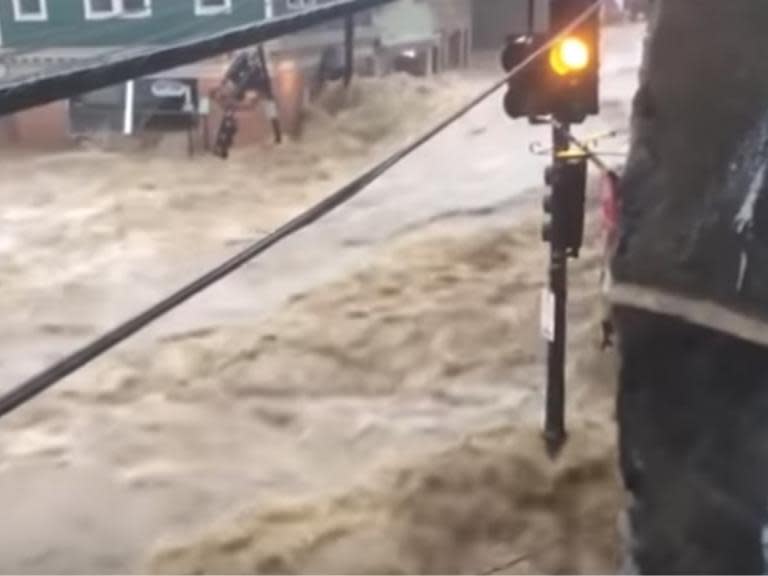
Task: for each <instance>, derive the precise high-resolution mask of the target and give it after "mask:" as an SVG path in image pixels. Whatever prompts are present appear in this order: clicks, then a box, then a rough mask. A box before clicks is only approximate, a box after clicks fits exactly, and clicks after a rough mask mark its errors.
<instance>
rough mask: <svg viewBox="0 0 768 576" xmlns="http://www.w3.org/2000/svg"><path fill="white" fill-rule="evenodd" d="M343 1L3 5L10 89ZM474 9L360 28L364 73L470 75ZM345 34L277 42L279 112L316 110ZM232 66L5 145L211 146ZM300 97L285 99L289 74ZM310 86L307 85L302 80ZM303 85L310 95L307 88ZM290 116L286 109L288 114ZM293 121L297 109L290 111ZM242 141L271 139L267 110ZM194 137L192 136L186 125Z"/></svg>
mask: <svg viewBox="0 0 768 576" xmlns="http://www.w3.org/2000/svg"><path fill="white" fill-rule="evenodd" d="M331 1H333V0H0V83H3V82H13V81H15V80H17V79H18V78H22V77H25V76H29V75H30V74H37V73H45V72H46V71H49V70H52V69H61V68H62V67H67V66H78V65H80V64H82V63H83V62H84V61H93V60H98V59H101V58H119V57H120V56H121V55H129V54H135V53H137V52H139V53H140V52H141V51H142V50H149V49H152V48H153V47H158V46H163V45H166V44H168V43H173V42H177V41H179V40H183V39H188V38H193V37H195V36H199V35H202V34H212V33H216V32H218V31H223V30H225V29H228V28H231V27H234V26H238V25H244V24H249V23H254V22H258V21H261V20H264V19H267V18H275V17H281V16H283V15H286V14H290V13H293V12H296V11H299V10H303V9H307V8H312V7H315V6H318V5H322V4H324V3H327V2H331ZM471 1H472V0H398V1H397V2H394V3H393V4H389V5H386V6H384V7H382V8H380V9H377V10H375V11H373V12H369V13H362V14H358V15H357V16H356V20H355V24H356V25H355V33H354V39H355V51H354V52H355V66H356V69H357V71H358V72H359V73H363V74H373V75H380V74H385V73H388V72H390V71H393V70H407V71H409V72H413V73H417V74H431V73H435V72H439V71H441V70H444V69H448V68H457V67H461V66H465V65H467V63H468V59H469V47H470V44H471V34H472V26H471V9H470V6H471ZM343 43H344V24H343V22H341V21H337V22H332V23H328V24H326V25H324V26H319V27H315V28H313V29H311V30H308V31H305V32H302V33H299V34H295V35H292V36H287V37H283V38H280V39H277V40H274V41H271V42H269V43H268V46H267V52H268V57H269V61H270V66H269V67H270V70H271V73H272V74H273V76H274V77H275V78H276V80H277V81H276V82H275V84H276V88H277V96H278V108H281V106H280V104H281V100H280V97H281V96H285V98H283V100H284V102H291V103H292V104H291V106H292V107H294V108H295V103H296V102H297V101H298V102H303V101H305V100H306V97H307V96H306V94H308V93H310V92H311V88H312V87H313V85H314V83H315V76H316V71H317V69H318V67H319V64H320V60H321V58H322V57H323V55H325V56H327V53H328V51H329V50H335V51H336V52H338V53H341V52H342V50H341V48H342V47H343ZM229 62H230V59H229V57H228V56H222V57H220V58H217V59H213V60H208V61H204V62H199V63H195V64H192V65H188V66H183V67H181V68H178V69H175V70H170V71H167V72H164V73H162V74H158V75H154V76H151V77H149V78H143V79H139V80H137V81H135V82H130V83H128V84H125V85H118V86H114V87H110V88H107V89H104V90H100V91H98V92H94V93H91V94H87V95H83V96H82V97H79V98H75V99H72V100H70V101H62V102H55V103H53V104H50V105H47V106H44V107H41V108H38V109H35V110H31V111H26V112H22V113H19V114H16V115H14V116H13V117H10V118H5V119H2V118H0V141H3V140H5V141H9V142H14V143H23V144H29V145H32V146H38V145H51V146H57V147H58V146H64V145H67V144H68V143H71V142H72V141H74V140H75V139H76V138H77V137H78V136H80V135H82V134H83V133H93V132H99V133H112V134H114V133H118V134H124V135H129V136H130V135H133V134H134V133H137V132H140V131H141V130H143V129H144V128H147V127H148V126H161V127H163V126H165V127H182V128H184V127H185V126H186V124H185V123H184V122H183V121H180V119H181V118H183V117H184V116H185V115H186V116H188V118H187V124H196V125H200V126H202V125H203V124H205V127H204V128H203V127H200V128H199V130H198V131H199V132H200V134H199V135H198V136H200V138H203V139H204V142H203V143H205V141H207V140H208V139H209V137H210V133H211V132H212V131H213V130H214V129H215V128H216V126H217V123H218V120H219V118H220V112H221V110H218V109H217V105H216V102H215V101H214V99H213V98H211V94H212V91H213V90H215V89H216V87H217V86H218V85H219V84H220V82H221V79H222V77H223V75H224V73H225V71H226V69H227V67H228V64H229ZM285 71H287V73H288V75H289V76H293V78H288V81H287V83H286V84H285V85H286V86H289V87H290V90H291V91H292V92H295V91H296V90H301V92H302V97H301V98H298V99H297V98H296V96H295V94H287V95H281V94H280V88H281V85H282V84H281V82H280V75H281V74H282V72H285ZM296 76H299V79H298V81H297V79H296V78H295V77H296ZM297 87H298V88H297ZM282 108H285V106H282ZM281 112H284V113H285V115H286V116H287V118H288V119H289V120H291V119H293V120H295V118H296V117H297V113H296V111H295V110H281ZM243 116H244V118H243V122H242V128H243V129H242V130H241V131H240V132H239V133H238V143H240V144H243V143H249V142H251V141H253V139H260V138H262V137H264V134H265V133H266V134H268V133H269V130H265V127H268V125H269V123H268V122H266V121H265V119H264V118H263V112H262V111H261V110H260V108H258V107H257V108H256V109H254V108H253V107H251V108H249V109H248V110H244V111H243ZM186 127H188V126H186Z"/></svg>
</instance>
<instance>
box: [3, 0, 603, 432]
mask: <svg viewBox="0 0 768 576" xmlns="http://www.w3.org/2000/svg"><path fill="white" fill-rule="evenodd" d="M599 5H600V0H597V1H596V2H595V3H594V4H593V5H592V6H591V7H590V8H589V9H588V10H586V11H585V12H584V13H583V14H582V15H581V16H579V17H578V18H576V19H575V20H574V21H573V22H572V23H571V24H570V25H569V26H567V27H566V28H565V29H563V30H562V31H561V32H560V33H559V34H558V35H557V36H555V37H554V38H552V39H551V40H550V41H549V42H547V43H546V44H545V45H543V46H542V47H540V48H539V49H538V50H537V51H536V52H534V53H532V54H531V55H530V56H529V57H528V58H526V59H525V60H524V61H523V62H521V63H520V64H519V65H518V66H516V67H515V68H514V69H513V70H511V71H510V72H509V73H508V74H506V75H505V76H504V77H503V78H501V79H500V80H498V81H497V82H495V83H494V84H492V85H491V86H490V87H489V88H487V89H485V90H484V91H483V92H481V93H480V94H479V95H478V96H476V97H475V98H473V99H472V100H470V101H469V102H468V103H466V104H465V105H464V106H462V107H461V108H460V109H459V110H457V111H456V112H454V113H453V114H451V115H450V116H448V117H447V118H445V119H444V120H443V121H442V122H440V123H439V124H437V125H436V126H434V127H433V128H432V129H430V130H429V131H427V132H425V133H424V134H422V135H421V136H420V137H419V138H417V139H416V140H414V141H413V142H411V143H410V144H408V145H407V146H405V147H404V148H402V149H400V150H399V151H397V152H395V153H394V154H392V155H391V156H389V157H388V158H387V159H385V160H384V161H383V162H380V163H379V164H377V165H376V166H374V167H373V168H370V169H369V170H367V171H366V172H364V173H363V174H362V175H360V176H358V177H357V178H355V179H354V180H352V181H351V182H350V183H348V184H347V185H346V186H344V187H342V188H341V189H339V190H337V191H336V192H334V193H333V194H331V195H330V196H328V197H326V198H325V199H323V200H322V201H320V202H319V203H317V204H315V205H314V206H312V207H311V208H309V209H307V210H306V211H304V212H302V213H300V214H299V215H298V216H296V217H295V218H293V219H292V220H289V221H288V222H286V223H285V224H283V225H282V226H280V227H279V228H277V229H276V230H275V231H273V232H272V233H270V234H268V235H267V236H265V237H264V238H261V239H260V240H258V241H256V242H254V243H253V244H251V245H250V246H249V247H247V248H246V249H244V250H243V251H241V252H239V253H238V254H236V255H235V256H233V257H232V258H230V259H229V260H227V261H225V262H224V263H222V264H220V265H219V266H217V267H216V268H214V269H213V270H211V271H209V272H207V273H206V274H204V275H203V276H201V277H199V278H198V279H196V280H194V281H193V282H191V283H189V284H187V285H186V286H184V287H182V288H181V289H179V290H177V291H176V292H174V293H173V294H171V295H170V296H168V297H166V298H165V299H163V300H161V301H160V302H158V303H157V304H155V305H154V306H152V307H150V308H148V309H147V310H145V311H144V312H142V313H141V314H139V315H137V316H134V317H133V318H131V319H129V320H127V321H126V322H124V323H122V324H120V325H118V326H117V327H115V328H113V329H112V330H110V331H109V332H107V333H106V334H104V335H102V336H100V337H99V338H97V339H96V340H94V341H93V342H91V343H90V344H87V345H85V346H83V347H82V348H80V349H79V350H76V351H75V352H73V353H72V354H70V355H69V356H66V357H65V358H63V359H61V360H60V361H58V362H56V363H55V364H53V365H52V366H50V367H49V368H46V369H45V370H43V371H42V372H40V373H38V374H37V375H36V376H33V377H32V378H30V379H28V380H26V381H25V382H22V383H21V384H19V385H18V386H16V387H15V388H13V389H12V390H11V391H9V392H7V393H6V394H3V395H2V396H0V417H2V416H4V415H5V414H8V413H9V412H11V411H13V410H15V409H16V408H18V407H19V406H21V405H23V404H24V403H26V402H27V401H29V400H31V399H32V398H34V397H35V396H37V395H38V394H40V393H41V392H43V391H45V390H47V389H48V388H50V387H51V386H53V385H54V384H55V383H57V382H58V381H60V380H62V379H63V378H65V377H66V376H68V375H70V374H72V373H73V372H75V371H76V370H78V369H80V368H82V367H83V366H85V365H86V364H88V363H90V362H91V361H93V360H94V359H96V358H98V357H99V356H101V355H102V354H103V353H104V352H106V351H108V350H110V349H111V348H113V347H114V346H116V345H117V344H119V343H121V342H123V341H124V340H126V339H128V338H129V337H131V336H133V335H134V334H136V333H137V332H138V331H139V330H141V329H143V328H145V327H146V326H148V325H149V324H151V323H152V322H154V321H155V320H157V319H159V318H161V317H162V316H164V315H165V314H167V313H168V312H170V311H171V310H173V309H175V308H177V307H178V306H180V305H181V304H183V303H184V302H186V301H187V300H189V299H190V298H192V297H193V296H195V295H197V294H199V293H200V292H202V291H203V290H205V289H207V288H209V287H210V286H212V285H213V284H215V283H217V282H219V281H220V280H222V279H223V278H225V277H227V276H228V275H230V274H231V273H233V272H235V271H236V270H238V269H239V268H241V267H242V266H244V265H245V264H247V263H248V262H250V261H251V260H253V259H254V258H256V257H257V256H259V255H260V254H262V253H264V252H266V251H267V250H268V249H270V248H271V247H273V246H274V245H276V244H277V243H279V242H280V241H282V240H284V239H285V238H288V237H289V236H292V235H294V234H296V233H297V232H299V231H300V230H302V229H304V228H306V227H307V226H309V225H310V224H313V223H314V222H316V221H318V220H320V219H321V218H323V217H324V216H326V215H328V214H329V213H331V212H333V211H334V210H335V209H336V208H338V207H339V206H341V205H342V204H345V203H346V202H348V201H349V200H351V199H352V198H354V197H355V196H357V195H358V194H359V193H360V192H361V191H362V190H364V189H365V188H366V187H367V186H368V185H369V184H371V183H372V182H373V181H375V180H376V179H378V178H379V177H380V176H381V175H383V174H384V173H386V172H387V171H389V169H390V168H392V167H393V166H395V165H396V164H398V163H399V162H400V161H401V160H403V159H404V158H406V157H407V156H409V155H410V154H411V153H413V152H414V151H415V150H417V149H419V148H420V147H421V146H423V145H424V144H426V143H427V142H429V141H430V140H432V139H433V138H434V137H435V136H437V135H438V134H440V133H442V132H443V131H444V130H445V129H446V128H448V127H449V126H451V125H452V124H453V123H454V122H456V121H457V120H459V119H461V118H463V117H464V116H465V115H466V114H468V113H469V112H470V111H471V110H473V109H474V108H475V107H477V106H478V105H479V104H481V103H482V102H484V101H485V100H487V99H488V98H489V97H490V96H492V95H493V94H494V93H495V92H497V91H498V90H499V89H501V88H502V87H503V86H505V85H506V84H507V82H509V81H510V80H512V79H513V78H515V77H516V76H518V75H519V74H520V73H521V72H522V71H523V70H524V69H525V68H527V67H528V66H529V65H530V64H531V63H532V62H533V61H534V60H536V59H537V58H539V57H540V56H541V55H542V54H544V53H545V52H546V51H548V50H549V49H550V47H551V46H552V45H553V44H554V43H555V42H557V40H558V39H559V38H560V37H561V36H562V35H564V34H567V33H568V32H570V31H571V30H572V29H573V28H575V27H577V26H578V25H579V24H581V22H583V21H584V20H585V19H587V18H589V16H590V15H591V14H592V12H593V11H594V10H596V9H597V8H598V6H599Z"/></svg>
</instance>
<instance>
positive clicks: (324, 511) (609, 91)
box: [0, 25, 642, 573]
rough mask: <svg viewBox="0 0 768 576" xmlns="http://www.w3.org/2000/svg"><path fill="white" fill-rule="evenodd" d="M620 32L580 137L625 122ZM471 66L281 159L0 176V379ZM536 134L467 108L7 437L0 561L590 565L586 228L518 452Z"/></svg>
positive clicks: (66, 345) (74, 165)
mask: <svg viewBox="0 0 768 576" xmlns="http://www.w3.org/2000/svg"><path fill="white" fill-rule="evenodd" d="M641 41H642V29H641V27H640V26H639V25H638V26H627V27H622V28H618V29H609V30H607V32H606V39H605V49H604V51H605V57H604V62H603V64H604V82H603V87H604V91H603V100H604V110H605V113H604V114H603V115H602V116H601V117H599V118H598V119H596V120H593V121H590V123H588V125H587V126H585V127H584V128H580V129H579V133H582V132H583V133H585V134H589V133H591V132H594V131H596V132H600V131H601V130H604V129H606V128H613V127H620V128H625V127H626V126H627V124H628V115H629V111H630V110H629V109H630V101H631V97H632V95H633V90H634V87H635V85H636V75H637V68H638V66H639V60H640V46H641ZM494 74H495V71H492V70H491V68H490V67H488V66H486V67H482V68H481V69H479V70H473V71H471V72H469V73H467V74H466V75H464V76H446V77H442V78H437V79H431V80H414V79H411V78H406V77H390V78H386V79H383V80H376V81H360V82H358V83H357V84H356V85H355V87H354V88H353V90H352V92H351V93H350V94H348V95H346V96H343V95H339V94H336V95H331V96H329V97H328V98H327V99H326V100H324V101H323V102H322V103H321V104H320V105H318V106H317V107H316V108H315V109H314V110H313V111H312V115H311V117H310V119H309V121H308V124H307V129H306V133H305V134H304V137H303V139H302V140H301V141H300V142H294V143H289V144H287V145H285V146H283V147H280V148H277V149H275V148H270V147H266V148H264V149H248V150H241V151H238V152H237V154H235V155H234V156H233V158H232V159H231V160H230V161H229V162H227V163H222V162H220V161H217V160H214V159H212V158H196V159H193V160H187V159H185V158H183V157H182V156H181V154H178V157H177V158H169V157H167V156H166V157H159V156H152V155H150V154H149V153H130V154H120V153H117V152H111V153H110V152H103V151H95V150H78V151H73V152H67V153H61V154H55V155H47V156H31V155H29V154H18V155H16V156H6V157H3V158H2V159H1V160H0V177H2V186H0V199H1V200H2V203H3V209H2V212H1V218H2V220H1V224H0V285H2V290H3V295H4V297H3V299H2V301H0V314H2V319H3V325H4V330H3V331H2V334H0V343H1V344H2V350H3V352H2V355H1V356H0V375H2V380H1V382H2V384H0V385H1V386H3V388H7V387H9V386H11V385H13V384H14V383H16V382H18V381H20V380H22V379H23V378H25V377H28V376H29V375H31V374H33V373H34V372H35V371H36V370H38V369H40V368H42V367H43V366H45V365H46V364H47V363H49V362H51V361H52V360H54V359H56V358H58V357H60V356H61V355H62V354H63V353H65V352H67V351H68V350H70V349H71V348H73V347H74V346H76V345H79V344H82V343H84V342H86V341H88V340H89V339H90V338H92V337H94V336H95V335H97V334H98V333H100V332H101V331H103V330H104V329H106V328H109V327H110V326H112V325H113V324H115V323H116V322H118V321H120V320H122V319H124V318H126V317H127V316H129V315H130V314H132V313H134V312H136V311H139V310H141V309H142V308H143V307H145V306H146V305H148V304H151V303H153V302H154V301H155V300H157V299H158V298H159V297H161V296H164V295H165V294H166V293H167V292H168V291H169V290H171V289H174V288H176V287H178V286H179V285H181V284H182V283H184V282H186V281H188V280H189V279H191V278H193V277H195V276H196V275H198V274H199V273H201V272H202V271H204V270H206V269H207V268H208V267H209V266H211V265H213V264H215V263H218V262H219V261H220V260H221V259H223V258H224V257H225V256H228V255H231V254H232V253H233V252H234V251H236V250H238V249H239V248H241V247H242V246H244V245H245V244H246V243H248V242H251V241H253V240H254V239H255V238H258V237H259V236H260V235H263V234H265V233H267V232H268V231H270V230H271V229H273V228H274V227H276V226H277V225H279V224H280V223H281V222H283V221H285V220H287V219H288V218H290V217H291V216H292V215H294V214H296V213H297V212H299V211H300V210H301V209H302V208H304V207H306V206H307V205H309V204H311V203H313V202H315V201H317V200H319V199H320V198H322V197H323V196H325V195H326V194H328V193H329V192H331V191H333V190H334V189H335V188H336V187H338V186H339V185H340V184H342V183H344V182H345V181H346V180H348V179H349V178H350V177H351V176H354V175H357V174H358V173H359V172H361V171H362V170H363V169H364V168H365V167H367V166H369V165H370V164H371V163H373V162H374V161H375V160H376V159H378V158H381V157H382V156H384V155H385V154H386V152H387V151H389V150H392V149H394V148H395V147H397V146H398V145H399V144H401V143H402V140H403V138H408V137H411V136H412V135H414V134H418V133H419V132H420V131H421V130H423V129H424V128H425V127H427V126H429V125H430V124H431V123H432V122H433V121H434V120H435V119H437V118H442V117H443V116H445V115H446V113H447V112H449V111H451V110H453V109H454V108H456V107H457V106H458V105H459V104H460V103H461V102H463V101H465V100H466V99H467V98H468V97H470V96H471V95H473V94H474V93H476V92H477V91H479V89H480V88H481V87H482V86H485V85H486V84H487V83H488V82H489V81H490V80H491V79H492V77H493V75H494ZM547 138H548V133H547V130H546V129H544V128H531V127H529V126H528V125H527V124H525V123H523V122H517V123H511V122H509V121H508V119H507V118H506V117H505V116H504V115H503V112H502V109H501V104H500V96H499V97H494V98H492V99H491V100H489V101H488V102H486V103H485V104H483V105H482V106H480V107H479V108H478V109H477V110H475V111H474V112H473V113H472V114H470V115H469V116H467V117H466V118H465V119H463V120H462V121H461V122H459V123H458V124H456V125H455V126H453V127H451V128H450V129H448V130H447V131H446V132H445V133H444V134H443V135H442V136H441V137H439V138H438V139H437V140H435V141H434V142H432V143H430V144H429V145H427V146H426V147H424V148H423V149H422V150H420V151H419V152H417V153H416V154H414V155H413V156H411V157H410V158H408V159H407V160H405V161H404V162H403V163H402V164H400V165H398V166H396V167H395V168H394V169H393V170H392V171H391V172H389V173H388V174H387V175H385V176H384V177H383V178H381V179H380V180H379V181H377V182H376V183H375V184H373V185H372V186H371V187H370V188H369V189H368V190H367V191H366V192H365V193H364V194H362V195H361V196H360V197H358V198H357V199H355V200H354V201H353V202H351V203H350V204H348V205H347V206H344V207H343V208H341V209H340V210H338V212H336V213H334V214H332V215H331V216H330V217H329V218H328V219H326V220H324V221H322V222H320V223H318V224H317V225H316V226H314V227H312V228H310V229H308V230H306V231H304V232H302V233H301V234H299V235H297V236H295V237H294V238H292V239H290V240H289V241H287V242H285V243H284V244H283V245H281V246H279V247H278V248H276V249H275V250H273V251H271V252H270V253H269V254H267V255H266V256H265V257H264V258H262V259H260V260H259V261H257V262H255V263H253V264H251V265H249V266H247V267H246V268H245V269H244V270H242V271H240V272H239V273H237V274H235V275H233V276H232V277H230V278H228V279H227V280H225V281H224V282H222V283H221V284H219V285H218V286H216V287H214V288H213V289H211V290H209V291H207V292H206V293H204V294H202V295H201V296H199V297H198V298H196V299H194V300H193V301H191V302H190V303H188V304H187V305H186V306H184V307H182V308H181V309H179V310H178V311H176V312H174V313H173V314H171V315H170V316H168V317H167V318H166V319H165V320H163V321H161V322H158V323H157V324H156V325H154V326H153V327H152V328H151V329H150V330H148V331H145V332H144V333H142V334H140V335H139V336H137V337H136V338H134V339H132V340H131V341H130V342H128V343H127V344H125V345H123V346H121V347H120V348H118V349H117V350H115V351H113V352H112V353H110V354H108V355H105V356H104V357H103V358H102V359H100V360H98V361H97V362H95V363H94V364H93V365H92V366H89V367H87V368H86V369H84V370H82V371H80V372H78V373H77V374H75V375H74V376H72V377H70V378H69V379H67V380H66V381H65V382H63V383H62V384H60V385H59V386H58V387H57V388H56V389H54V390H52V391H50V392H48V393H46V394H45V395H43V396H41V397H40V398H38V399H36V400H35V401H33V402H32V403H30V404H29V405H27V406H26V407H24V408H23V409H21V410H18V411H17V412H16V413H14V414H13V415H12V416H11V417H9V418H7V419H5V420H4V421H3V422H2V424H0V504H1V505H2V507H3V509H4V511H5V517H6V520H7V521H6V522H4V523H3V526H2V527H0V570H3V571H6V572H18V573H32V572H53V571H55V572H65V573H116V572H136V571H142V570H147V569H150V570H152V571H157V572H200V571H204V572H254V571H258V572H323V573H354V572H359V573H375V572H388V573H398V572H401V573H402V572H475V573H478V572H481V573H482V572H486V571H489V570H494V569H495V567H498V566H502V565H505V564H506V563H509V562H511V561H512V560H514V559H515V558H518V557H521V558H522V559H521V560H520V561H519V562H514V563H512V564H511V565H509V566H505V567H503V568H501V569H500V570H499V571H501V572H503V571H513V572H514V571H521V572H523V571H524V572H536V571H539V572H551V571H555V570H564V571H574V572H589V571H597V572H611V571H615V569H616V565H617V561H618V549H617V538H616V515H617V510H618V506H619V502H620V497H619V490H618V486H617V482H616V479H615V473H614V453H613V444H614V442H613V434H614V432H613V422H612V404H613V396H612V394H613V389H612V385H613V383H612V381H611V378H612V375H613V368H614V367H613V362H614V359H613V357H612V355H611V354H610V353H603V352H600V351H599V348H598V345H597V343H598V339H599V333H598V324H599V319H598V316H597V290H598V285H599V265H600V261H601V252H600V250H601V245H600V239H599V230H598V227H597V223H596V222H594V218H593V221H592V222H591V225H590V233H589V236H590V240H589V248H588V249H586V250H585V251H584V254H583V256H582V259H581V260H580V261H578V262H577V263H576V264H575V270H574V273H573V280H572V281H573V286H572V292H571V294H572V295H571V299H572V306H571V309H570V318H571V321H572V325H571V328H570V334H569V338H570V341H571V346H570V348H569V354H570V357H569V376H570V378H571V388H570V390H569V393H570V394H571V397H570V398H569V404H568V406H569V410H570V413H569V418H570V427H571V431H572V438H571V442H570V444H569V445H568V447H567V449H566V452H565V454H564V455H563V457H562V458H561V460H560V461H559V462H558V464H557V465H553V464H551V463H550V462H549V461H548V460H547V459H546V458H545V456H544V454H543V449H542V446H541V443H540V439H539V437H538V429H539V427H540V421H541V418H542V397H543V382H544V370H543V350H542V345H541V342H540V340H539V336H538V318H539V311H538V298H539V292H540V289H541V287H542V285H543V282H544V279H545V271H546V247H545V246H544V245H543V244H542V243H541V242H540V239H539V237H540V222H541V215H540V207H539V200H538V193H537V192H538V190H539V188H540V186H541V179H542V176H541V174H542V169H543V166H544V165H545V163H546V159H545V158H541V157H533V156H531V155H530V154H529V153H528V150H527V147H528V144H529V142H531V141H533V140H537V139H539V140H542V141H546V140H547ZM620 146H621V144H616V147H617V148H619V147H620ZM169 154H170V155H171V156H173V150H171V152H170V153H169ZM593 216H594V215H593ZM542 547H544V548H545V549H546V551H545V552H542V551H541V550H540V549H541V548H542ZM537 551H538V552H537Z"/></svg>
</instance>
